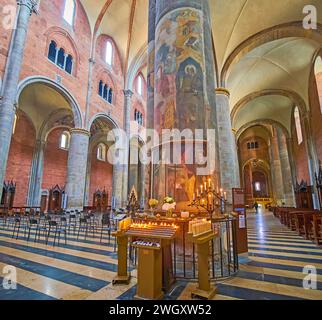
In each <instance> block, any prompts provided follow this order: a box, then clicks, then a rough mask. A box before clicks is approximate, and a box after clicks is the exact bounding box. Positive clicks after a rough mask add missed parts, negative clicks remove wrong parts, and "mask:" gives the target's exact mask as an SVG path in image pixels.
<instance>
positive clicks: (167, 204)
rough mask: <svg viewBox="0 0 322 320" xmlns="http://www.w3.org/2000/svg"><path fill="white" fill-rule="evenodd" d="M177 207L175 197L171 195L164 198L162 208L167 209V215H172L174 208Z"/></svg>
mask: <svg viewBox="0 0 322 320" xmlns="http://www.w3.org/2000/svg"><path fill="white" fill-rule="evenodd" d="M175 207H176V203H175V201H174V199H173V198H171V197H165V198H164V199H163V206H162V210H164V211H167V215H169V216H171V215H172V210H174V209H175Z"/></svg>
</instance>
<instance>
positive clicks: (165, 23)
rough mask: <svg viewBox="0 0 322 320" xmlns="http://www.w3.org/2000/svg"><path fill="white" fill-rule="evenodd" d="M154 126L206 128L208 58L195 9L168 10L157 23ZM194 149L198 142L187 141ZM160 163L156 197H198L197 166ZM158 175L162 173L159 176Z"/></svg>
mask: <svg viewBox="0 0 322 320" xmlns="http://www.w3.org/2000/svg"><path fill="white" fill-rule="evenodd" d="M155 43H156V48H155V86H154V106H155V109H154V128H155V129H156V130H157V131H158V132H159V133H161V130H162V129H179V130H180V131H182V130H184V129H186V128H189V129H191V130H193V131H194V130H195V129H205V128H207V112H208V109H207V107H206V105H207V103H206V100H207V99H205V95H206V85H205V79H206V76H205V73H206V71H205V63H204V39H203V14H202V12H201V11H200V10H197V9H193V8H181V9H176V10H174V11H172V12H170V13H168V14H166V15H165V16H164V17H163V18H162V19H161V20H160V22H159V24H158V26H157V28H156V42H155ZM186 148H188V149H186V150H187V151H188V150H189V151H190V152H193V141H191V142H190V145H189V143H188V144H187V146H186ZM181 158H182V161H181V163H182V164H179V165H174V164H173V165H166V166H165V165H160V164H159V165H156V166H155V168H154V169H155V170H154V177H155V178H156V179H155V181H158V182H157V184H155V185H154V190H155V192H154V193H155V196H159V197H161V196H166V195H167V196H171V197H174V199H175V201H176V202H177V204H178V209H179V208H186V206H187V204H189V203H190V202H191V201H192V199H193V193H194V190H195V185H196V181H197V177H196V165H195V164H185V161H184V160H185V149H184V148H182V155H181ZM157 177H158V178H157Z"/></svg>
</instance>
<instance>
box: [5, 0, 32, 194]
mask: <svg viewBox="0 0 322 320" xmlns="http://www.w3.org/2000/svg"><path fill="white" fill-rule="evenodd" d="M17 4H18V6H19V10H18V13H17V18H16V19H17V23H16V29H15V30H14V31H13V36H12V40H11V44H10V50H9V55H8V60H7V66H6V71H5V75H4V80H3V85H2V92H1V95H2V97H1V100H0V186H1V187H0V199H1V195H2V183H3V180H4V178H5V174H6V167H7V161H8V154H9V148H10V142H11V136H12V129H13V123H14V116H15V112H16V108H15V100H16V93H17V86H18V81H19V76H20V70H21V64H22V59H23V53H24V47H25V42H26V37H27V31H28V25H29V19H30V16H31V14H32V13H33V12H35V10H36V7H37V1H34V0H19V1H17Z"/></svg>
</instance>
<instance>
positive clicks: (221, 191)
mask: <svg viewBox="0 0 322 320" xmlns="http://www.w3.org/2000/svg"><path fill="white" fill-rule="evenodd" d="M220 195H221V196H223V189H222V188H220Z"/></svg>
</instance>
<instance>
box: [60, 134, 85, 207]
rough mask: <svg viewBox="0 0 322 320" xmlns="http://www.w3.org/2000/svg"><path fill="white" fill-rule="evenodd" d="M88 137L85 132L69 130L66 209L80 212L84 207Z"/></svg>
mask: <svg viewBox="0 0 322 320" xmlns="http://www.w3.org/2000/svg"><path fill="white" fill-rule="evenodd" d="M89 136H90V133H89V132H88V131H87V130H84V129H72V130H71V139H70V146H69V153H68V165H67V183H66V188H65V192H66V195H67V207H68V209H80V210H82V209H83V206H84V197H85V181H86V167H87V155H88V144H89Z"/></svg>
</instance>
